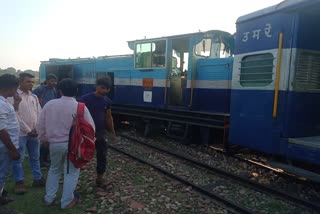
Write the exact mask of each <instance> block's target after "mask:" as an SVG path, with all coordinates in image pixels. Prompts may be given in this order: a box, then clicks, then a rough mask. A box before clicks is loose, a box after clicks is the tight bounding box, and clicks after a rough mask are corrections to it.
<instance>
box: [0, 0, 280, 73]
mask: <svg viewBox="0 0 320 214" xmlns="http://www.w3.org/2000/svg"><path fill="white" fill-rule="evenodd" d="M281 1H282V0H241V1H240V0H197V1H190V0H188V1H187V0H0V68H1V69H5V68H8V67H14V68H16V69H17V70H18V69H20V70H27V69H32V70H35V71H38V70H39V65H40V61H46V60H49V58H77V57H98V56H104V55H119V54H128V53H132V51H131V50H130V49H129V48H128V45H127V41H131V40H136V39H143V38H153V37H162V36H170V35H178V34H184V33H194V32H198V31H199V30H200V31H208V30H224V31H227V32H229V33H232V34H233V33H235V30H236V26H235V22H236V20H237V18H238V17H239V16H242V15H245V14H248V13H251V12H254V11H256V10H259V9H263V8H265V7H268V6H272V5H274V4H277V3H279V2H281Z"/></svg>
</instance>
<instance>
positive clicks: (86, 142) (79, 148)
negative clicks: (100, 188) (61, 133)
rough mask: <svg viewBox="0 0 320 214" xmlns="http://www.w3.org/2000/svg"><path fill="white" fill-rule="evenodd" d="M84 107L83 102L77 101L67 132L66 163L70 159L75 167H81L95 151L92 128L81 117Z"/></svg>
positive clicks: (89, 159)
mask: <svg viewBox="0 0 320 214" xmlns="http://www.w3.org/2000/svg"><path fill="white" fill-rule="evenodd" d="M84 108H85V104H84V103H80V102H79V103H78V109H77V114H76V115H75V116H74V119H73V122H72V126H71V129H70V133H69V145H68V164H69V160H70V161H71V162H72V163H73V165H74V166H75V167H76V168H83V167H84V166H85V165H86V164H87V163H88V162H90V161H91V159H92V158H93V157H94V152H95V143H94V141H95V137H94V129H93V127H92V126H91V124H90V123H88V122H87V121H86V120H85V119H84V117H83V115H84ZM68 171H69V166H68Z"/></svg>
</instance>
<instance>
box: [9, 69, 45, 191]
mask: <svg viewBox="0 0 320 214" xmlns="http://www.w3.org/2000/svg"><path fill="white" fill-rule="evenodd" d="M33 84H34V76H33V75H31V74H29V73H20V74H19V89H18V90H17V93H18V95H19V96H20V97H21V102H20V104H19V106H18V107H17V108H18V109H15V110H16V112H17V118H18V121H19V126H20V136H19V153H20V159H19V160H16V161H13V178H14V181H15V189H14V192H15V193H16V194H23V193H25V192H27V189H26V187H25V185H24V172H23V160H24V155H25V150H26V149H27V150H28V153H29V162H30V166H31V171H32V176H33V183H32V186H34V187H37V186H45V180H44V178H43V177H42V173H41V170H40V161H39V156H40V154H39V153H40V142H39V140H38V134H37V131H36V124H37V122H38V117H39V115H40V111H41V106H40V104H39V100H38V97H37V96H36V95H34V94H32V92H31V90H32V87H33ZM8 101H9V102H11V103H13V102H12V100H10V99H8Z"/></svg>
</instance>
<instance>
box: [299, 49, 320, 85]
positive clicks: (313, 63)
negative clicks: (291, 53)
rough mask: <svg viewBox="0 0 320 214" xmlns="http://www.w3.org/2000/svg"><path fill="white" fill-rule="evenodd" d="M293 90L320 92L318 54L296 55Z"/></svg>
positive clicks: (304, 52) (319, 54)
mask: <svg viewBox="0 0 320 214" xmlns="http://www.w3.org/2000/svg"><path fill="white" fill-rule="evenodd" d="M293 88H294V90H298V91H300V90H320V53H315V52H310V51H301V52H299V54H298V59H297V68H296V75H295V79H294V81H293Z"/></svg>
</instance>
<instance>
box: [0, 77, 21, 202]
mask: <svg viewBox="0 0 320 214" xmlns="http://www.w3.org/2000/svg"><path fill="white" fill-rule="evenodd" d="M18 85H19V82H18V79H17V78H16V77H15V76H13V75H11V74H4V75H2V76H0V205H4V204H7V203H9V202H11V201H13V199H11V198H9V197H8V196H7V193H6V192H5V191H4V190H3V188H4V182H5V181H6V179H7V178H8V175H9V171H10V168H11V165H12V160H18V159H19V158H20V154H19V152H18V150H17V148H19V123H18V119H17V116H16V113H15V110H14V107H13V106H12V105H11V104H10V103H9V102H8V101H7V100H6V98H8V97H12V96H13V97H14V105H15V106H17V105H19V103H20V101H21V99H20V97H19V96H17V95H16V91H17V88H18Z"/></svg>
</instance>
